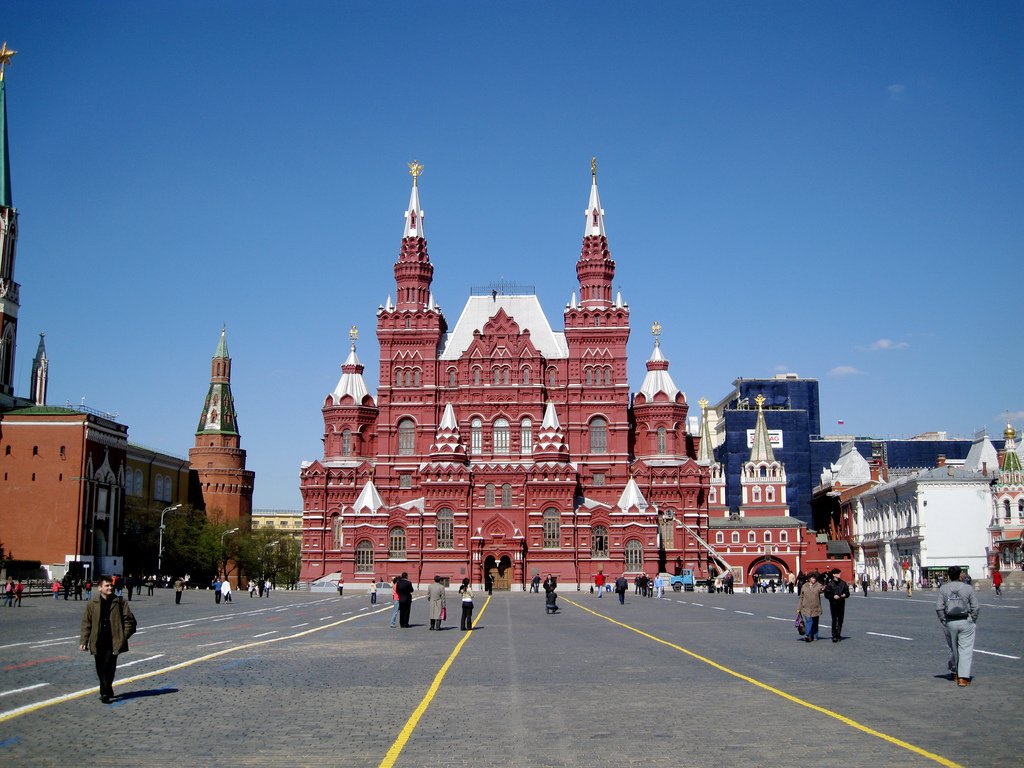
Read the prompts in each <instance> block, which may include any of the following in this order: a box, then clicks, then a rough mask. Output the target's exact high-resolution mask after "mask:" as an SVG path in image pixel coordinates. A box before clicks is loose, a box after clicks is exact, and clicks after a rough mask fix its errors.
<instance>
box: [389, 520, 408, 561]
mask: <svg viewBox="0 0 1024 768" xmlns="http://www.w3.org/2000/svg"><path fill="white" fill-rule="evenodd" d="M390 539H391V557H392V558H395V559H398V560H404V559H405V528H392V529H391V536H390Z"/></svg>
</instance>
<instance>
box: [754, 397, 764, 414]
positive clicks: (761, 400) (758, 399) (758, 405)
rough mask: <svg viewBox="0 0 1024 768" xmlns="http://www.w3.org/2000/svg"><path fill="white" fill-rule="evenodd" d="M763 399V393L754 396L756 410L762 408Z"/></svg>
mask: <svg viewBox="0 0 1024 768" xmlns="http://www.w3.org/2000/svg"><path fill="white" fill-rule="evenodd" d="M764 401H765V397H764V395H758V396H757V397H755V398H754V402H755V403H757V410H759V411H760V410H762V409H763V408H764Z"/></svg>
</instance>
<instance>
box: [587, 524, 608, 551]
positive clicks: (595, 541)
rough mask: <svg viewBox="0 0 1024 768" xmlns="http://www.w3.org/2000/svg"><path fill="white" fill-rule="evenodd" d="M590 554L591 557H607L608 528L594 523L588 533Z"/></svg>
mask: <svg viewBox="0 0 1024 768" xmlns="http://www.w3.org/2000/svg"><path fill="white" fill-rule="evenodd" d="M590 554H591V556H592V557H608V529H607V528H605V527H604V526H603V525H595V526H594V528H593V530H592V531H591V533H590Z"/></svg>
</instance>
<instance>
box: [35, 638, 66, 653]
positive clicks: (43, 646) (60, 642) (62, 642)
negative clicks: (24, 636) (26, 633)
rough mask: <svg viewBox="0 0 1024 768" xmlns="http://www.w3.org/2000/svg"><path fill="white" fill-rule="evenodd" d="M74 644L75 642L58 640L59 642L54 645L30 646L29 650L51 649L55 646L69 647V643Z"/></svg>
mask: <svg viewBox="0 0 1024 768" xmlns="http://www.w3.org/2000/svg"><path fill="white" fill-rule="evenodd" d="M74 642H75V641H74V640H60V641H58V642H55V643H43V644H42V645H30V646H29V648H31V649H32V650H33V651H34V650H35V649H36V648H53V647H54V646H57V645H70V644H71V643H74Z"/></svg>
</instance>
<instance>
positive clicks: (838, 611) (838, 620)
mask: <svg viewBox="0 0 1024 768" xmlns="http://www.w3.org/2000/svg"><path fill="white" fill-rule="evenodd" d="M828 607H829V609H830V610H831V611H832V637H842V636H843V618H844V617H845V616H846V603H840V604H839V605H834V604H832V603H829V606H828Z"/></svg>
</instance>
